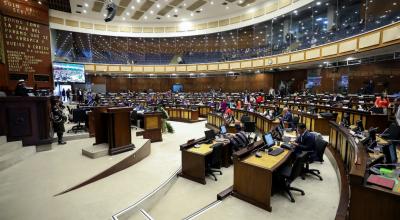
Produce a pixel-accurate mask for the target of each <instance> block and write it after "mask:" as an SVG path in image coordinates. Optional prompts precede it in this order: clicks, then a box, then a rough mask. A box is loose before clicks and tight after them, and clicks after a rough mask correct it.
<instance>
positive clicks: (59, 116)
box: [52, 100, 67, 145]
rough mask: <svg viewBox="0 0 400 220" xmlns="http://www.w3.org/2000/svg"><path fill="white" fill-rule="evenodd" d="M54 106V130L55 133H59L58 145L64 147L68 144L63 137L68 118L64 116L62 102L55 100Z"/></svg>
mask: <svg viewBox="0 0 400 220" xmlns="http://www.w3.org/2000/svg"><path fill="white" fill-rule="evenodd" d="M54 101H55V103H54V106H53V109H52V113H53V129H54V132H55V133H57V137H58V144H60V145H62V144H66V143H67V142H65V141H64V140H63V135H64V132H65V127H64V123H65V122H66V121H67V117H66V116H65V115H64V113H63V109H62V108H63V107H62V104H61V101H60V100H54Z"/></svg>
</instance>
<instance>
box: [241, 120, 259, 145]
mask: <svg viewBox="0 0 400 220" xmlns="http://www.w3.org/2000/svg"><path fill="white" fill-rule="evenodd" d="M243 130H244V132H246V134H247V139H249V140H250V139H251V138H250V136H251V134H252V133H254V132H256V123H255V122H254V121H246V122H245V123H244V126H243Z"/></svg>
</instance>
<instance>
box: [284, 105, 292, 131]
mask: <svg viewBox="0 0 400 220" xmlns="http://www.w3.org/2000/svg"><path fill="white" fill-rule="evenodd" d="M282 120H283V121H284V122H285V123H287V124H288V125H289V128H292V129H295V125H294V124H293V115H292V112H291V111H290V109H289V108H288V107H285V108H283V111H282Z"/></svg>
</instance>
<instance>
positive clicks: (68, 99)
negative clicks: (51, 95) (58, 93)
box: [66, 89, 71, 102]
mask: <svg viewBox="0 0 400 220" xmlns="http://www.w3.org/2000/svg"><path fill="white" fill-rule="evenodd" d="M66 95H67V101H68V102H70V101H71V89H67V92H66Z"/></svg>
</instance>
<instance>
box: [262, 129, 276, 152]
mask: <svg viewBox="0 0 400 220" xmlns="http://www.w3.org/2000/svg"><path fill="white" fill-rule="evenodd" d="M263 140H264V143H265V146H266V148H270V147H272V146H274V145H275V140H274V138H273V137H272V134H271V133H270V132H267V133H265V134H264V136H263Z"/></svg>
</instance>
